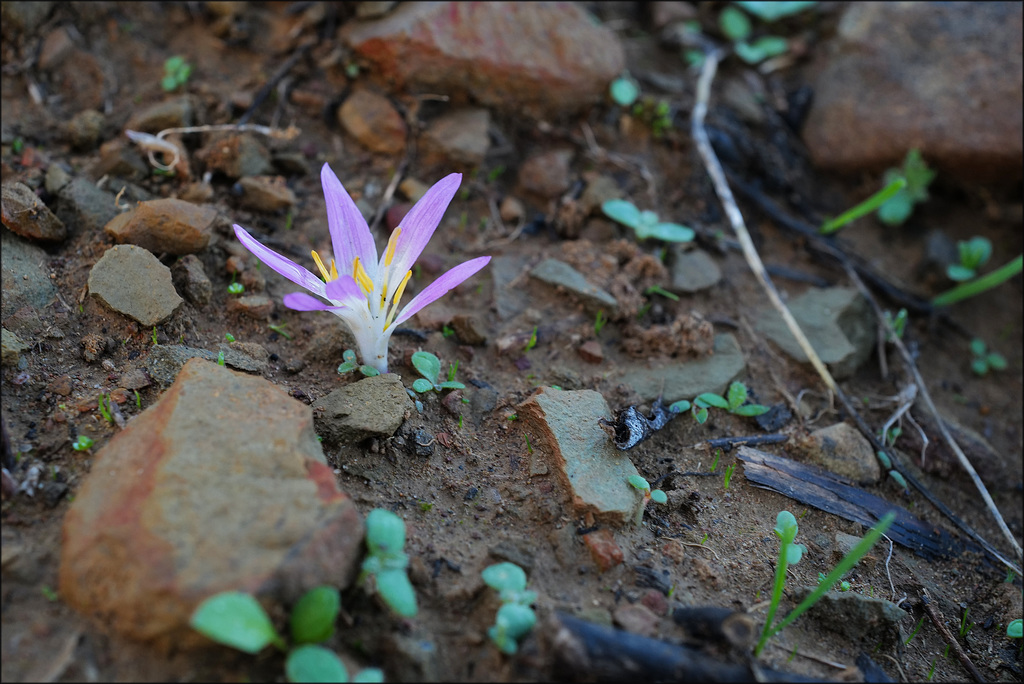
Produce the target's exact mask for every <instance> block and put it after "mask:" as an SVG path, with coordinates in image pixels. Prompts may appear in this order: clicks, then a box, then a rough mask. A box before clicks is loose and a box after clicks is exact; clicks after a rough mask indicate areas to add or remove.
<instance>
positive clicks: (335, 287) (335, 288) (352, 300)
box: [325, 275, 366, 308]
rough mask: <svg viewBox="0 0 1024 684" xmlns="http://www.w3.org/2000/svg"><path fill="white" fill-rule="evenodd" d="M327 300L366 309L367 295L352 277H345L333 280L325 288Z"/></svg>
mask: <svg viewBox="0 0 1024 684" xmlns="http://www.w3.org/2000/svg"><path fill="white" fill-rule="evenodd" d="M325 291H326V294H327V298H328V299H330V300H331V301H335V302H342V303H343V304H344V305H345V306H362V307H363V308H366V294H365V293H364V292H363V288H361V287H359V285H357V284H356V281H355V279H354V278H353V277H352V276H350V275H343V276H341V277H340V278H337V279H335V280H332V281H330V282H328V283H327V285H326V286H325Z"/></svg>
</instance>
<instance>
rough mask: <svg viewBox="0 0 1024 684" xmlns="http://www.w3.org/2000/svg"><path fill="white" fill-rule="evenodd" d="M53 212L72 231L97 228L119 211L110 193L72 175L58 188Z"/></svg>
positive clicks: (112, 194)
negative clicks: (69, 179) (68, 180)
mask: <svg viewBox="0 0 1024 684" xmlns="http://www.w3.org/2000/svg"><path fill="white" fill-rule="evenodd" d="M54 211H55V213H56V214H57V216H58V217H59V218H60V220H61V221H63V222H64V225H66V226H67V227H68V230H69V232H71V233H74V234H78V233H80V232H82V231H87V232H91V231H94V230H100V229H101V228H103V226H105V225H107V224H108V223H109V222H110V220H111V219H113V218H114V217H115V216H117V215H118V214H119V213H121V212H119V211H118V209H117V207H116V206H115V203H114V193H112V192H107V191H105V190H100V189H99V188H97V187H96V184H95V183H90V182H89V181H87V180H86V179H84V178H72V179H71V181H70V182H68V183H67V184H66V185H65V186H64V187H62V188H61V189H60V192H59V193H57V202H56V204H55V207H54Z"/></svg>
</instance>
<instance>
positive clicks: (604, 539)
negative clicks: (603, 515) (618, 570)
mask: <svg viewBox="0 0 1024 684" xmlns="http://www.w3.org/2000/svg"><path fill="white" fill-rule="evenodd" d="M583 543H584V544H586V545H587V548H588V549H590V556H591V557H592V558H593V559H594V562H595V563H597V567H598V568H600V570H601V572H605V571H606V570H608V569H609V568H613V567H615V566H616V565H618V564H619V563H621V562H622V561H623V560H624V559H625V556H624V555H623V554H622V549H620V548H619V545H618V544H616V543H615V537H614V536H613V535H612V532H611V530H609V529H608V528H602V529H600V530H595V531H594V532H588V533H587V534H585V535H583Z"/></svg>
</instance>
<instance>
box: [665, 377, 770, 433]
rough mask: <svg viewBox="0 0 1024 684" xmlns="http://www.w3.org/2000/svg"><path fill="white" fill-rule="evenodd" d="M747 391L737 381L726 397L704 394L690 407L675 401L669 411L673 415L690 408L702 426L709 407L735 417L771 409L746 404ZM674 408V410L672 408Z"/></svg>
mask: <svg viewBox="0 0 1024 684" xmlns="http://www.w3.org/2000/svg"><path fill="white" fill-rule="evenodd" d="M748 396H749V390H748V389H747V386H746V385H744V384H743V383H742V382H739V381H738V380H737V381H736V382H734V383H732V384H731V385H729V390H728V391H727V392H726V396H724V397H723V396H720V395H718V394H715V393H714V392H704V393H703V394H700V395H698V396H697V398H696V399H694V400H693V405H692V407H683V405H684V404H688V403H689V402H686V401H677V402H676V403H674V404H672V405H671V406H669V410H670V411H673V412H675V413H680V412H682V411H685V410H686V408H691V411H692V413H693V417H694V419H695V420H696V421H697V422H698V423H699V424H701V425H703V424H704V423H705V422H706V421H707V419H708V409H709V408H711V407H714V408H720V409H725V410H726V411H728V412H729V413H731V414H733V415H736V416H748V417H750V416H760V415H761V414H764V413H767V412H768V411H770V410H771V409H770V408H769V407H767V406H763V405H761V404H748V403H747V399H748ZM674 407H675V408H674Z"/></svg>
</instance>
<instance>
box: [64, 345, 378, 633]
mask: <svg viewBox="0 0 1024 684" xmlns="http://www.w3.org/2000/svg"><path fill="white" fill-rule="evenodd" d="M362 535H363V523H362V519H361V517H360V515H359V513H358V511H357V510H356V508H355V505H354V504H353V503H352V500H351V499H350V498H349V497H348V496H347V495H346V494H344V493H343V492H341V491H339V490H338V487H337V483H336V481H335V478H334V474H333V472H332V470H331V469H330V467H329V466H328V465H327V464H326V461H325V459H324V456H323V452H322V450H321V448H320V444H319V442H317V439H316V435H315V434H314V432H313V415H312V412H311V410H310V409H309V407H307V406H305V405H303V404H302V403H301V402H298V401H296V400H294V399H292V398H290V397H289V396H287V395H286V394H285V393H284V392H283V391H282V390H280V389H278V388H277V387H275V386H274V385H273V384H271V383H269V382H267V381H266V380H263V379H262V378H258V377H253V376H248V375H243V374H240V373H236V372H234V371H231V370H229V369H227V368H225V367H223V366H218V365H217V364H215V363H211V362H209V361H204V360H201V359H192V360H191V361H189V362H188V363H186V364H185V367H184V368H183V369H182V371H181V373H180V375H179V376H178V378H177V380H176V381H175V383H174V385H172V386H171V387H170V388H169V389H168V390H167V392H165V393H164V394H163V395H162V396H161V398H160V400H159V401H158V402H157V403H156V404H154V405H153V406H151V407H150V408H149V409H147V410H146V411H145V412H143V413H142V414H141V415H139V416H138V417H137V418H135V419H134V420H133V421H131V422H130V423H129V424H128V426H127V428H125V430H123V431H122V432H120V433H118V434H116V435H115V436H114V437H113V438H112V439H111V440H110V441H109V442H108V443H107V444H106V445H105V446H104V447H103V448H102V449H101V450H100V452H99V453H98V454H97V455H96V459H95V462H94V463H93V467H92V471H91V472H90V474H89V475H88V476H87V477H86V479H85V482H84V483H83V484H82V487H81V489H80V490H79V492H78V494H77V496H76V498H75V501H74V504H73V505H72V506H71V508H70V510H69V511H68V514H67V517H66V518H65V521H64V541H63V551H62V554H61V567H60V593H61V596H62V598H64V600H66V601H67V602H68V604H69V605H71V606H73V607H74V608H76V609H77V610H80V611H82V612H85V613H89V614H93V615H96V616H97V617H99V618H100V619H102V620H103V621H105V622H107V623H109V625H110V626H111V627H112V628H113V629H115V630H116V631H118V632H120V633H122V634H124V635H126V636H128V637H131V638H135V639H139V640H143V641H148V642H153V643H154V644H155V645H157V646H159V647H170V646H173V647H174V648H178V649H181V648H190V647H194V646H197V645H200V644H204V643H209V642H208V641H206V639H205V638H204V637H201V636H199V635H198V634H197V633H196V632H194V631H193V630H191V629H190V628H189V627H188V619H189V616H190V615H191V614H192V612H193V610H194V609H195V608H196V606H197V605H198V604H199V603H200V602H201V601H202V600H203V599H205V598H207V597H208V596H211V595H212V594H215V593H218V592H221V591H227V590H238V591H245V592H250V593H252V594H254V595H255V596H256V597H257V598H258V599H259V600H260V601H261V602H263V603H264V604H265V605H275V604H284V605H289V604H291V603H292V602H294V601H295V600H297V599H298V597H299V596H300V595H301V594H302V593H304V592H305V591H307V590H309V589H311V588H313V587H315V586H318V585H320V584H330V585H333V586H338V587H345V586H347V585H348V584H349V583H350V582H351V580H352V579H353V577H354V573H355V571H356V562H357V560H358V556H359V548H360V544H361V541H362Z"/></svg>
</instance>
